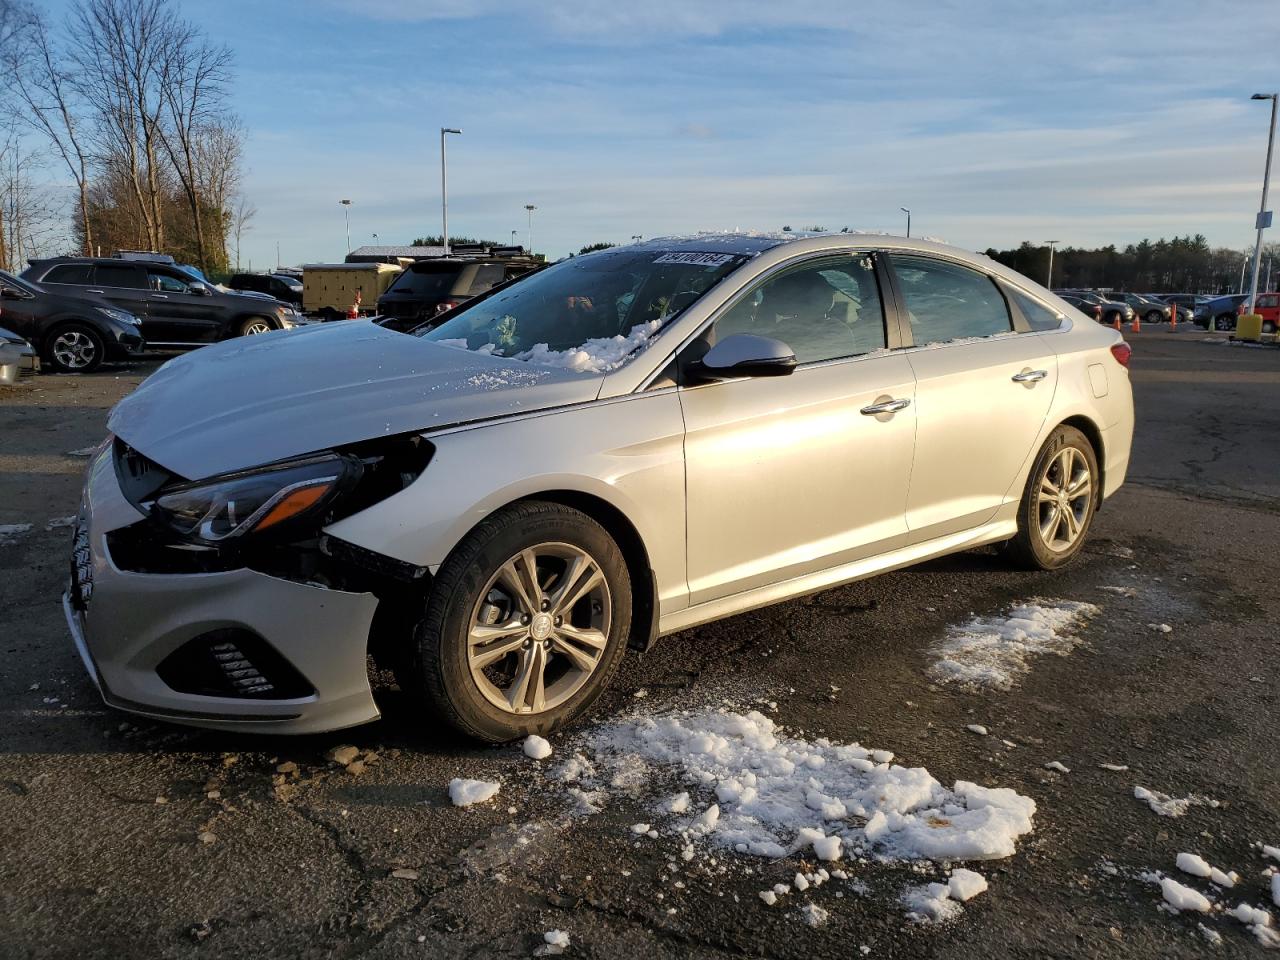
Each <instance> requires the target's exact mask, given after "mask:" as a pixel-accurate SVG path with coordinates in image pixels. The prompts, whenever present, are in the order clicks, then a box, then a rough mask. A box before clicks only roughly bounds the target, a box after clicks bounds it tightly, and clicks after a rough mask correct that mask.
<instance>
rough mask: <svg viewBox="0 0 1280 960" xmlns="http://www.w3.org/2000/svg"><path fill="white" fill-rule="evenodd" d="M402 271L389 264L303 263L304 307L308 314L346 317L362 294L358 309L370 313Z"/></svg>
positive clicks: (331, 318)
mask: <svg viewBox="0 0 1280 960" xmlns="http://www.w3.org/2000/svg"><path fill="white" fill-rule="evenodd" d="M400 273H401V268H400V267H398V266H393V265H392V264H389V263H304V264H303V265H302V309H303V311H304V312H305V313H306V314H307V315H308V316H313V317H321V318H323V319H325V320H337V319H339V318H341V317H345V316H347V314H348V312H349V311H350V310H351V308H352V306H353V304H355V303H356V295H357V294H359V302H360V306H359V308H358V312H359V313H360V314H361V315H362V316H368V315H371V314H372V313H373V312H374V310H375V308H376V307H377V303H378V298H379V297H380V296H382V294H383V293H385V292H386V290H387V287H389V286H391V284H392V283H393V282H394V281H395V279H396V277H398V276H400Z"/></svg>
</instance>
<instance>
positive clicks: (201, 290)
mask: <svg viewBox="0 0 1280 960" xmlns="http://www.w3.org/2000/svg"><path fill="white" fill-rule="evenodd" d="M187 289H188V290H189V291H190V292H191V293H194V294H195V295H196V296H197V297H211V296H213V291H212V290H210V289H209V288H208V287H207V286H205V285H204V284H203V283H200V282H199V281H195V282H192V283H191V284H190V285H189V286H188V287H187Z"/></svg>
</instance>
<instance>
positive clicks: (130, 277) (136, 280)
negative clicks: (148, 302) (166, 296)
mask: <svg viewBox="0 0 1280 960" xmlns="http://www.w3.org/2000/svg"><path fill="white" fill-rule="evenodd" d="M93 282H94V283H95V284H96V285H98V286H100V287H117V288H120V287H123V288H124V289H126V290H145V289H146V282H145V281H144V279H143V273H142V271H141V270H139V269H138V268H137V267H124V266H121V267H117V266H115V265H111V264H99V265H98V266H96V267H94V269H93Z"/></svg>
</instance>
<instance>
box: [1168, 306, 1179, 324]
mask: <svg viewBox="0 0 1280 960" xmlns="http://www.w3.org/2000/svg"><path fill="white" fill-rule="evenodd" d="M1169 329H1170V330H1177V329H1178V307H1177V305H1176V304H1175V305H1174V308H1173V312H1172V313H1170V314H1169Z"/></svg>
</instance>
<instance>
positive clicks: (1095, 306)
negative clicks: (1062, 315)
mask: <svg viewBox="0 0 1280 960" xmlns="http://www.w3.org/2000/svg"><path fill="white" fill-rule="evenodd" d="M1058 296H1059V297H1061V298H1062V299H1063V300H1065V301H1066V302H1067V303H1069V304H1071V306H1073V307H1075V308H1076V309H1077V310H1079V311H1080V312H1081V313H1083V314H1085V315H1086V316H1088V317H1089V318H1090V319H1092V320H1097V321H1098V322H1099V323H1101V322H1102V305H1101V304H1099V303H1092V302H1090V301H1088V300H1085V299H1083V298H1081V297H1078V296H1076V295H1075V294H1073V293H1067V292H1066V291H1065V290H1064V291H1061V292H1059V294H1058Z"/></svg>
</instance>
